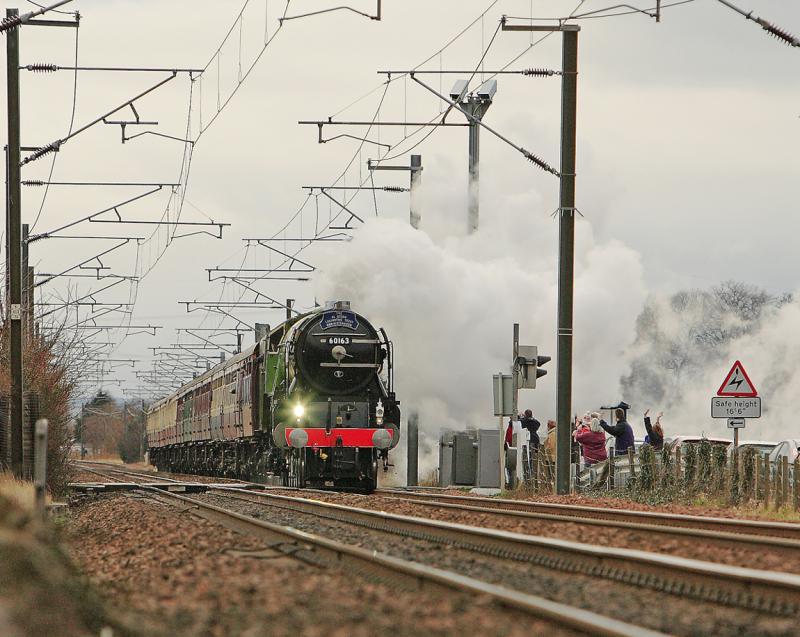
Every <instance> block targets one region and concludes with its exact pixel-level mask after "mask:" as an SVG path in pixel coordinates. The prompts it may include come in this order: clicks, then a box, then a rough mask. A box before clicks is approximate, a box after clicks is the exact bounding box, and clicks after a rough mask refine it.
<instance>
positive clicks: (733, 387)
mask: <svg viewBox="0 0 800 637" xmlns="http://www.w3.org/2000/svg"><path fill="white" fill-rule="evenodd" d="M717 396H735V397H739V398H753V397H755V396H758V392H757V391H756V388H755V386H754V385H753V381H751V380H750V377H749V376H748V375H747V372H746V371H744V365H742V364H741V363H740V362H739V361H736V362H735V363H734V364H733V367H731V371H729V372H728V375H727V376H726V377H725V380H724V381H722V385H720V386H719V389H718V390H717Z"/></svg>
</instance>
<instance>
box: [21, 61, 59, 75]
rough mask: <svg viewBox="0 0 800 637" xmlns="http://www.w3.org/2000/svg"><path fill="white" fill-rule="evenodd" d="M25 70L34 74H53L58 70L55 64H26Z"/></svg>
mask: <svg viewBox="0 0 800 637" xmlns="http://www.w3.org/2000/svg"><path fill="white" fill-rule="evenodd" d="M25 68H26V69H27V70H28V71H33V72H34V73H55V72H56V71H57V70H58V67H57V66H56V65H55V64H47V63H45V62H38V63H36V64H28V65H27V66H26V67H25Z"/></svg>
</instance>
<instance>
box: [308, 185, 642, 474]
mask: <svg viewBox="0 0 800 637" xmlns="http://www.w3.org/2000/svg"><path fill="white" fill-rule="evenodd" d="M515 208H516V209H520V208H522V206H520V205H519V201H501V202H500V204H499V205H498V206H497V208H495V209H493V210H492V211H491V214H486V211H485V210H482V215H483V217H482V219H481V223H482V226H481V228H480V230H479V231H478V232H477V233H475V234H473V235H470V236H463V235H462V236H447V235H446V233H442V234H443V235H444V236H442V237H440V238H438V239H437V240H434V239H433V238H431V236H429V235H428V234H427V233H426V232H425V231H423V230H419V231H418V230H414V229H413V228H411V227H410V226H409V225H408V224H407V223H401V222H399V221H393V220H386V219H372V220H369V221H368V222H367V223H365V224H364V226H363V227H361V228H360V229H359V230H358V232H357V233H355V237H354V238H353V240H352V242H351V243H350V244H349V245H348V246H346V247H344V249H339V250H336V251H330V252H329V253H327V254H325V255H323V257H322V264H323V265H322V268H321V271H322V276H321V277H320V278H319V279H318V280H317V282H316V284H317V296H318V298H319V299H321V300H330V299H345V300H349V301H351V303H352V307H353V309H354V310H356V311H358V312H359V313H362V314H364V315H365V316H367V317H368V318H369V320H370V321H371V322H373V323H374V324H375V325H378V326H383V327H384V328H385V329H386V331H387V333H388V334H389V337H390V338H391V339H392V340H393V341H394V346H395V365H396V367H395V378H396V391H397V395H398V398H399V399H400V400H401V407H402V409H403V411H404V414H405V415H406V416H407V415H408V412H409V410H410V409H411V408H415V409H417V410H418V411H419V412H420V430H421V443H420V444H421V446H423V440H422V438H423V436H427V437H428V438H429V439H428V448H429V449H431V450H432V451H433V452H435V439H436V437H437V436H438V432H439V430H440V429H443V428H453V429H464V428H466V427H481V428H487V427H496V426H497V420H496V419H495V418H494V416H493V415H492V391H491V376H492V374H495V373H497V372H499V371H505V372H507V371H508V369H509V365H510V360H511V336H512V324H513V323H514V322H518V323H520V341H521V343H522V344H536V345H538V346H539V351H540V354H548V355H551V356H552V357H553V361H552V362H551V363H550V364H549V365H548V367H547V369H548V371H549V375H548V376H546V377H544V378H543V379H540V388H539V389H537V390H536V391H522V392H521V395H520V408H521V409H525V408H528V407H530V408H532V409H533V410H534V413H535V414H536V416H537V417H538V418H539V419H540V420H542V421H543V422H544V421H545V420H547V419H549V418H553V417H554V415H555V367H556V362H555V359H556V356H555V332H556V302H557V276H556V272H557V270H556V265H557V255H556V243H557V236H556V233H557V227H556V226H557V224H556V223H555V222H553V221H552V220H551V219H549V218H548V215H547V214H546V213H540V214H533V213H531V212H530V208H528V207H527V206H525V208H526V210H520V211H519V212H513V210H514V209H515ZM501 210H502V211H503V213H502V215H500V214H496V213H497V212H499V211H501ZM451 214H452V213H451ZM429 218H436V219H439V220H441V219H442V218H444V215H439V214H438V213H437V210H436V209H432V207H430V206H428V207H426V209H425V214H424V215H423V227H425V222H426V220H427V219H429ZM452 218H453V219H455V221H454V222H453V224H451V226H450V231H451V232H452V231H453V225H455V223H458V225H459V227H458V228H456V231H458V232H463V230H462V228H464V227H465V226H466V210H464V213H463V215H457V216H454V217H452ZM436 230H439V231H441V230H442V224H441V222H440V223H439V226H438V227H437V229H436ZM576 246H577V248H576V268H575V277H576V279H575V341H574V376H573V379H574V384H573V386H574V401H573V404H574V406H575V411H585V410H588V409H590V408H596V407H597V406H599V405H600V404H601V403H603V402H605V401H608V400H618V399H619V398H620V396H619V394H618V391H619V378H620V376H621V374H622V373H623V372H624V371H625V365H626V364H625V361H624V359H623V357H622V352H623V350H624V349H625V348H626V347H627V346H628V345H629V344H630V342H631V341H632V339H633V335H634V323H635V320H636V316H637V315H638V313H639V311H640V308H641V307H642V304H643V301H644V298H645V290H644V285H643V282H642V267H641V263H640V259H639V255H638V254H637V253H636V252H635V251H633V250H631V249H630V248H628V247H626V246H624V245H623V244H621V243H619V242H617V241H611V242H607V243H596V242H595V241H594V239H593V237H592V235H591V229H590V226H589V224H588V223H585V222H584V223H580V222H579V223H578V231H577V237H576ZM430 438H433V440H430ZM432 442H433V443H434V444H431V443H432ZM404 455H405V452H404V449H403V447H402V446H401V447H400V448H398V450H397V452H396V453H395V454H394V456H395V458H394V460H395V462H397V464H398V472H399V471H400V470H401V464H404V463H403V457H402V456H404ZM428 462H429V463H432V464H431V465H429V466H428V467H425V466H424V461H422V460H421V465H420V471H421V474H422V472H423V470H424V469H425V468H430V466H435V461H434V458H433V457H431V458H429V459H428ZM401 475H402V474H401Z"/></svg>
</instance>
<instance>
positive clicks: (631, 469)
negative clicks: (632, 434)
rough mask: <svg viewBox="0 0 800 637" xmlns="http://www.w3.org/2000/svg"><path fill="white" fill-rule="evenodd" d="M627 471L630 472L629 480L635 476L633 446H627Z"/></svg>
mask: <svg viewBox="0 0 800 637" xmlns="http://www.w3.org/2000/svg"><path fill="white" fill-rule="evenodd" d="M628 471H629V472H630V474H629V476H628V481H629V482H630V481H631V480H633V479H634V478H636V469H635V467H634V462H633V447H628Z"/></svg>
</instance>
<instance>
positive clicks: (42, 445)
mask: <svg viewBox="0 0 800 637" xmlns="http://www.w3.org/2000/svg"><path fill="white" fill-rule="evenodd" d="M34 446H35V450H34V454H33V460H34V468H33V478H34V485H35V488H36V512H37V513H38V514H39V517H41V518H44V516H45V492H46V490H47V420H46V419H45V418H41V419H40V420H37V421H36V438H35V441H34Z"/></svg>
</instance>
